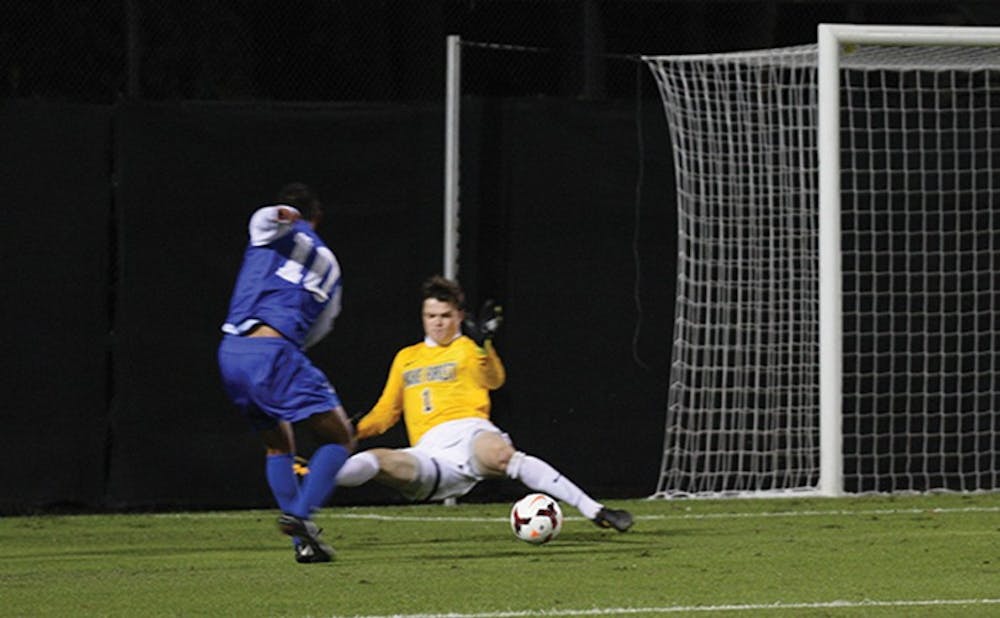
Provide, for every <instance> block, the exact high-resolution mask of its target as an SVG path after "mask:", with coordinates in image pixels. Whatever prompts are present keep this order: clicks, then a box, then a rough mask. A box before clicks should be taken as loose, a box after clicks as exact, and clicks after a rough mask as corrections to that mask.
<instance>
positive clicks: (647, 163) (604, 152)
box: [0, 0, 1000, 512]
mask: <svg viewBox="0 0 1000 618" xmlns="http://www.w3.org/2000/svg"><path fill="white" fill-rule="evenodd" d="M64 4H69V5H70V6H64ZM167 4H171V3H154V2H144V1H141V0H131V1H124V2H121V1H119V2H99V1H81V2H75V3H56V2H12V3H6V4H5V7H4V8H3V9H0V48H2V49H3V50H4V53H3V54H0V67H2V73H3V80H2V82H0V96H2V97H3V100H2V103H0V144H2V147H0V190H2V195H3V196H4V203H5V208H4V211H5V213H4V215H5V216H4V223H3V224H2V225H0V230H2V232H0V234H2V235H0V251H2V255H3V262H2V266H3V267H2V269H0V272H2V275H0V285H2V289H3V300H2V301H0V308H2V316H3V324H4V333H5V334H4V341H5V343H6V345H5V354H4V359H5V360H4V361H3V366H2V368H0V369H2V374H3V376H4V378H3V380H2V384H3V386H4V389H3V390H4V393H3V395H4V396H3V398H2V401H3V408H2V411H0V415H2V419H3V426H4V429H5V431H4V432H3V442H2V444H3V449H2V455H0V511H2V512H25V511H32V510H52V509H73V510H85V509H114V510H125V509H141V508H228V507H248V506H267V505H270V503H271V497H270V494H269V492H268V490H267V487H266V483H265V481H264V474H263V466H262V457H261V447H260V446H259V445H258V443H257V440H256V438H255V437H254V436H253V435H251V434H250V433H249V432H248V431H247V429H246V428H245V427H244V426H243V424H242V422H241V421H240V420H239V419H238V418H237V417H236V415H235V413H234V412H233V411H232V410H231V408H230V406H229V404H228V403H227V401H226V399H225V397H224V395H223V393H222V390H221V386H220V385H219V379H218V374H217V370H216V366H215V347H216V345H217V343H218V339H219V331H218V328H219V325H220V323H221V321H222V320H223V318H224V316H225V311H226V303H227V301H228V296H229V293H230V290H231V286H232V282H233V279H234V277H235V274H236V270H237V268H238V266H239V261H240V256H241V252H242V248H243V245H244V243H245V242H246V221H247V218H248V216H249V214H250V213H251V212H252V211H253V210H254V209H255V208H256V206H258V205H259V204H261V203H264V202H266V201H268V200H269V199H270V198H271V197H272V196H273V194H274V192H275V191H276V190H277V189H278V187H280V186H281V185H282V184H284V183H285V182H288V181H291V180H301V181H304V182H307V183H309V184H311V185H313V186H315V187H316V188H317V189H318V191H319V192H320V193H321V195H322V197H323V198H324V199H325V202H326V203H327V205H328V207H329V210H330V211H331V213H330V217H329V219H328V221H327V223H326V225H325V227H324V228H323V229H321V234H322V235H323V236H324V238H325V239H326V240H327V242H328V243H329V244H330V245H331V247H332V248H333V249H334V251H335V253H337V255H338V257H339V259H340V261H341V264H342V267H343V269H344V274H345V302H344V311H343V314H342V316H341V317H340V319H339V320H338V322H337V326H336V328H335V329H334V332H333V333H332V334H331V335H330V336H329V337H328V338H327V339H326V340H325V341H324V342H322V343H321V344H319V345H318V346H317V347H316V348H315V349H314V351H313V352H312V353H311V356H312V357H313V359H314V360H315V362H316V363H317V365H318V366H320V367H321V368H323V369H324V370H325V371H326V372H327V374H328V375H329V376H330V377H331V380H332V381H333V383H334V384H335V385H336V386H337V388H338V390H339V391H340V394H341V396H342V398H343V399H344V402H345V404H346V406H347V408H348V410H349V412H350V413H356V412H360V411H364V410H366V409H367V408H368V407H369V406H370V405H371V404H372V403H373V402H374V401H375V399H376V398H377V396H378V394H379V392H380V389H381V387H382V383H383V380H384V378H385V373H386V371H387V369H388V365H389V362H390V361H391V359H392V355H393V354H394V352H395V351H396V350H397V349H398V348H399V347H401V346H403V345H405V344H408V343H411V342H414V341H416V340H418V339H419V338H420V337H421V329H420V322H419V315H418V307H419V305H418V303H419V297H418V287H419V284H420V282H421V281H422V280H423V279H424V278H425V277H426V276H427V275H430V274H433V273H435V272H439V271H440V270H441V263H442V238H441V229H442V202H443V162H444V147H443V135H444V128H443V127H444V125H443V121H444V105H443V94H444V74H445V59H444V58H445V54H444V51H445V46H444V40H445V36H446V35H448V34H459V35H461V36H462V37H463V39H464V40H465V41H467V44H466V45H465V46H464V47H463V81H462V89H463V93H464V99H463V108H462V119H461V123H462V170H461V178H462V186H461V201H462V211H461V220H462V229H461V234H462V236H461V254H460V269H459V277H460V279H461V280H462V282H463V284H464V285H465V286H466V288H467V291H468V292H469V295H470V297H471V298H472V299H473V301H474V302H478V300H481V299H483V298H486V297H488V296H492V297H495V298H498V299H501V300H502V301H503V303H504V308H505V315H506V318H507V321H506V323H505V326H504V330H503V331H502V333H501V336H500V338H499V340H498V347H499V349H500V352H501V354H502V355H503V357H504V360H505V363H506V365H507V368H508V383H507V385H506V386H505V387H504V388H503V389H502V390H501V391H499V392H498V393H497V394H496V396H495V398H494V402H495V405H494V420H495V421H496V422H497V424H499V425H500V426H501V427H503V428H504V429H505V430H507V431H508V432H510V433H511V435H512V436H513V438H514V439H515V442H516V443H517V444H518V446H519V447H520V448H522V449H523V450H526V451H529V452H532V453H535V454H537V455H539V456H541V457H543V458H545V459H547V460H549V461H550V462H551V463H553V464H554V465H556V466H557V467H558V468H560V469H561V470H562V471H563V472H564V473H566V474H567V475H569V476H570V477H572V478H573V479H574V480H576V481H577V482H578V483H579V484H580V485H582V486H583V487H584V488H585V489H587V490H588V491H590V492H591V493H592V494H594V495H595V496H597V497H638V496H645V495H649V494H650V493H652V491H653V490H654V489H655V485H656V479H657V476H658V474H659V469H658V466H659V462H660V459H661V456H662V452H661V448H662V431H663V409H664V406H665V401H666V392H667V387H668V384H667V377H668V368H669V364H670V340H671V332H672V319H673V306H672V303H673V301H672V298H673V292H674V283H673V273H674V266H673V259H674V258H673V254H674V232H675V230H674V226H673V209H674V203H673V187H672V184H671V183H672V179H671V178H672V177H671V170H670V152H669V145H668V143H667V141H668V140H667V128H666V124H665V121H664V119H663V114H662V111H661V109H660V105H659V102H658V99H657V95H656V92H655V88H654V86H653V84H652V80H651V79H650V77H649V76H648V75H647V73H646V71H645V69H644V68H643V67H642V65H641V64H640V63H639V62H638V60H637V59H636V57H635V55H636V54H640V53H645V54H664V53H702V52H712V51H734V50H739V49H751V48H760V47H773V46H783V45H794V44H801V43H810V42H813V41H814V39H815V31H816V25H817V24H818V23H820V22H824V21H826V22H853V23H912V24H920V23H935V24H955V25H996V24H998V23H1000V10H998V9H997V8H995V3H993V2H957V3H956V2H888V1H885V2H879V1H869V2H860V1H859V2H836V1H827V2H810V1H807V0H802V1H796V2H712V1H708V2H705V1H701V2H683V1H662V2H597V1H586V0H584V1H580V2H571V1H567V2H555V1H551V2H528V1H525V2H515V1H512V2H481V1H480V2H477V1H465V2H446V1H443V0H442V1H437V2H434V1H427V2H416V1H414V2H404V1H401V0H395V1H391V0H385V1H376V0H364V1H355V2H307V1H299V2H294V1H293V2H284V3H269V2H264V1H263V0H256V1H253V0H248V1H244V2H223V1H221V0H218V1H206V2H199V3H195V4H194V5H191V6H176V7H175V6H169V7H167V6H163V5H167ZM486 44H492V45H486ZM403 439H404V436H403V432H402V430H401V428H396V429H394V430H393V431H391V432H390V433H389V434H387V435H386V436H383V437H382V438H380V439H379V440H376V441H373V442H371V443H369V444H367V445H366V446H371V445H374V444H384V445H394V446H396V445H402V443H403ZM302 446H303V450H305V451H308V450H309V446H310V445H309V444H308V442H305V443H304V444H303V445H302ZM519 492H521V489H520V488H519V487H517V486H516V485H514V484H511V483H506V482H495V483H487V484H484V485H483V486H481V487H480V488H478V489H477V490H476V491H475V492H474V493H473V494H472V495H471V496H470V498H469V499H483V500H493V499H501V498H503V499H506V498H507V497H509V496H512V495H515V494H517V493H519ZM394 500H396V498H395V497H394V496H393V495H392V494H390V493H389V492H386V491H382V490H380V489H379V488H377V487H366V488H357V489H344V490H341V491H339V492H338V493H337V494H336V495H335V498H334V501H335V502H337V503H358V502H386V501H394Z"/></svg>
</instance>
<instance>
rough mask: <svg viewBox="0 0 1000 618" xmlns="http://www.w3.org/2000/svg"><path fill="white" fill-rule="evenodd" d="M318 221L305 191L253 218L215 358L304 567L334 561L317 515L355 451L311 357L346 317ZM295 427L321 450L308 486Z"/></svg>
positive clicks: (283, 196) (295, 190)
mask: <svg viewBox="0 0 1000 618" xmlns="http://www.w3.org/2000/svg"><path fill="white" fill-rule="evenodd" d="M321 218H322V205H321V204H320V202H319V200H318V199H317V197H316V195H315V194H314V193H313V192H312V191H311V190H310V189H309V187H307V186H306V185H303V184H301V183H292V184H290V185H288V186H286V187H285V188H283V189H282V190H281V192H280V193H279V196H278V203H276V204H271V205H268V206H263V207H261V208H259V209H258V210H257V211H256V212H254V213H253V215H252V216H251V217H250V224H249V233H250V242H249V244H248V245H247V248H246V251H245V253H244V255H243V264H242V266H241V267H240V272H239V275H238V276H237V278H236V285H235V287H234V290H233V295H232V299H231V300H230V303H229V313H228V316H227V317H226V323H225V324H224V325H223V327H222V331H223V333H224V335H223V338H222V342H221V344H220V345H219V351H218V360H219V369H220V372H221V374H222V381H223V385H224V386H225V389H226V392H227V394H228V395H229V397H230V399H232V401H233V403H235V404H236V406H237V408H238V409H239V410H240V412H241V414H242V415H243V416H244V417H245V418H246V419H247V420H248V421H249V422H250V424H251V426H252V427H253V428H254V429H255V430H256V431H257V433H258V434H259V435H260V436H261V438H262V439H263V441H264V445H265V447H266V449H267V454H266V475H267V482H268V485H269V486H270V488H271V492H272V493H273V494H274V498H275V500H276V501H277V502H278V506H279V508H280V509H281V511H282V514H281V516H280V517H279V518H278V527H279V528H280V529H281V531H282V532H284V533H285V534H287V535H289V536H291V537H293V539H294V547H295V559H296V561H298V562H300V563H311V562H329V561H330V560H331V559H332V558H333V549H332V548H331V547H330V546H328V545H327V544H326V543H324V542H323V541H322V540H321V539H320V532H321V531H320V529H319V528H318V527H317V526H316V524H315V523H314V522H313V521H312V513H313V512H314V511H315V510H316V509H318V508H319V507H321V506H322V505H323V504H324V503H325V502H326V500H327V499H328V498H329V497H330V495H331V494H332V493H333V490H334V488H335V486H336V478H337V472H338V471H339V470H340V468H341V467H342V466H343V465H344V462H345V461H346V460H347V457H348V456H349V455H350V454H351V452H352V451H353V450H354V447H355V438H354V430H353V428H352V427H351V423H350V421H349V420H348V418H347V414H346V412H345V411H344V408H343V406H342V405H341V402H340V398H339V397H338V396H337V392H336V391H335V390H334V388H333V387H332V386H331V385H330V382H329V381H328V380H327V378H326V376H325V375H324V374H323V372H322V371H320V370H319V369H318V368H316V367H315V366H314V365H313V364H312V363H311V362H310V361H309V358H308V357H307V356H306V355H305V353H304V350H306V349H307V348H309V347H310V346H312V345H314V344H315V343H316V342H318V341H319V340H320V339H322V338H323V337H324V336H325V335H326V334H327V333H329V332H330V330H331V329H332V328H333V321H334V318H336V316H337V314H338V313H339V312H340V300H341V273H340V265H339V264H338V263H337V258H336V257H335V256H334V254H333V252H332V251H330V249H329V248H328V247H327V246H326V244H325V243H324V242H323V241H322V240H321V239H320V237H319V236H318V235H317V234H316V231H315V228H316V226H317V224H318V223H319V221H320V219H321ZM293 423H297V424H301V425H303V426H305V427H306V428H308V429H309V430H311V431H312V433H313V434H314V436H315V438H316V441H317V444H318V445H319V446H318V447H317V448H316V450H315V452H314V453H313V455H312V457H311V458H310V459H309V474H308V475H306V477H305V479H304V480H303V481H302V484H301V486H299V482H298V479H297V477H296V475H295V472H294V470H293V463H294V458H295V436H294V432H293V430H292V425H293Z"/></svg>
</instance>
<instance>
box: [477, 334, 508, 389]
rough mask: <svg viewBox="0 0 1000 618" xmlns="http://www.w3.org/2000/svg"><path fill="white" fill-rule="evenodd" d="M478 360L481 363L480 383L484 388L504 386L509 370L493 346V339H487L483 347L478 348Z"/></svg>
mask: <svg viewBox="0 0 1000 618" xmlns="http://www.w3.org/2000/svg"><path fill="white" fill-rule="evenodd" d="M478 352H479V354H478V355H477V357H476V362H477V363H478V364H479V383H480V385H482V386H483V388H488V389H490V390H491V391H493V390H496V389H498V388H500V387H501V386H503V383H504V381H505V380H506V379H507V370H506V369H504V366H503V361H501V360H500V355H499V354H497V350H496V348H494V347H493V341H491V340H486V342H485V343H484V345H483V347H482V348H480V349H479V350H478Z"/></svg>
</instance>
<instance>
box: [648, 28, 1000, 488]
mask: <svg viewBox="0 0 1000 618" xmlns="http://www.w3.org/2000/svg"><path fill="white" fill-rule="evenodd" d="M824 37H826V39H825V41H826V42H825V43H824ZM820 40H821V43H820V45H815V46H802V47H794V48H782V49H773V50H763V51H753V52H741V53H729V54H713V55H701V56H661V57H652V56H651V57H645V58H644V60H645V61H646V62H647V63H648V65H649V68H650V69H651V70H652V72H653V74H654V76H655V78H656V80H657V82H658V84H659V88H660V94H661V97H662V101H663V105H664V109H665V112H666V116H667V121H668V124H669V127H670V138H671V143H672V146H673V151H674V166H675V174H676V185H677V207H678V253H679V254H678V279H677V302H676V316H675V325H674V349H673V360H672V369H671V379H670V392H669V397H668V405H667V411H666V426H665V436H664V454H663V459H662V467H661V471H660V478H659V483H658V487H657V492H656V494H655V497H672V496H685V495H690V496H726V495H737V496H738V495H754V496H757V495H788V494H794V493H817V494H823V495H837V494H839V493H841V492H842V491H847V492H852V493H861V492H906V491H932V490H951V491H979V490H996V489H1000V454H998V453H1000V203H998V198H1000V194H998V191H1000V177H998V172H1000V170H998V165H1000V89H998V87H1000V47H997V45H998V44H1000V29H987V28H972V29H968V28H967V29H962V28H940V29H938V28H927V27H917V28H883V27H850V26H840V27H830V26H821V27H820ZM821 52H822V53H821ZM821 56H822V58H821ZM831 56H832V58H831ZM820 136H822V138H821V137H820ZM821 163H822V165H821Z"/></svg>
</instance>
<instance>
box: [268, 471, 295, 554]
mask: <svg viewBox="0 0 1000 618" xmlns="http://www.w3.org/2000/svg"><path fill="white" fill-rule="evenodd" d="M294 461H295V457H294V456H292V455H291V453H286V454H284V455H268V456H267V464H266V468H267V484H268V485H270V486H271V493H272V494H273V495H274V499H275V500H277V501H278V508H279V509H281V512H282V513H290V512H291V511H292V509H294V508H295V502H296V501H297V500H298V498H299V479H298V478H297V477H296V476H295V470H294V469H293V468H292V463H294ZM292 544H293V545H298V539H294V538H293V539H292Z"/></svg>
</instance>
